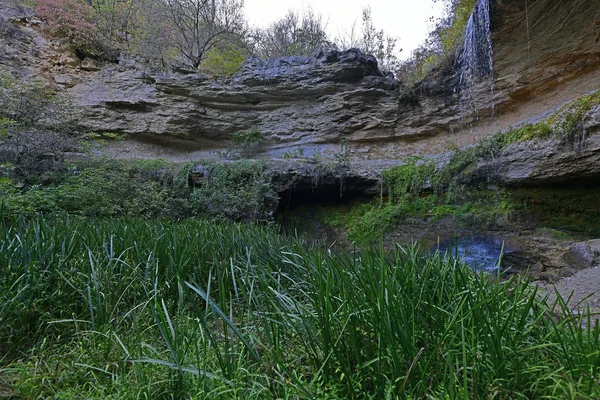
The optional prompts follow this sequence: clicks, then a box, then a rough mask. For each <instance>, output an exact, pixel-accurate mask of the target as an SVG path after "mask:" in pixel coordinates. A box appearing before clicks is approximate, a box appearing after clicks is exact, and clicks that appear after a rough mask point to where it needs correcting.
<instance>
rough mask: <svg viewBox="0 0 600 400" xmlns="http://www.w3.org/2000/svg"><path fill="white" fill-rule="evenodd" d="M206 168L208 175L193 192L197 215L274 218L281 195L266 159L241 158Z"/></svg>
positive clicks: (256, 218) (254, 219) (231, 218)
mask: <svg viewBox="0 0 600 400" xmlns="http://www.w3.org/2000/svg"><path fill="white" fill-rule="evenodd" d="M206 168H207V169H208V171H209V176H208V179H207V180H206V181H205V182H204V183H203V184H202V185H200V187H198V188H196V189H194V191H193V193H192V204H193V206H194V209H195V213H196V214H197V215H203V214H205V215H208V216H210V217H213V218H217V219H229V220H232V221H240V220H246V221H270V220H272V218H273V211H274V210H275V209H276V207H277V202H278V197H277V193H275V192H274V191H273V187H272V183H271V177H270V176H269V175H268V174H267V173H266V172H265V164H264V162H261V161H249V160H241V161H235V162H227V163H222V164H208V165H207V166H206Z"/></svg>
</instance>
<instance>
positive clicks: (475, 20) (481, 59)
mask: <svg viewBox="0 0 600 400" xmlns="http://www.w3.org/2000/svg"><path fill="white" fill-rule="evenodd" d="M458 69H459V73H460V80H459V90H460V92H461V102H462V103H467V105H469V106H470V107H474V105H473V103H474V99H473V98H472V96H473V94H472V93H471V90H470V89H471V88H472V87H473V86H474V85H475V84H476V83H477V82H479V81H480V80H481V79H482V78H484V77H489V80H490V91H491V95H492V112H493V109H494V104H493V98H494V74H493V72H494V61H493V53H492V37H491V33H490V0H477V2H476V3H475V8H474V10H473V13H472V14H471V16H470V17H469V21H468V22H467V26H466V28H465V42H464V44H463V48H462V52H461V54H460V56H459V58H458Z"/></svg>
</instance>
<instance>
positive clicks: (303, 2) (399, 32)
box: [245, 0, 442, 59]
mask: <svg viewBox="0 0 600 400" xmlns="http://www.w3.org/2000/svg"><path fill="white" fill-rule="evenodd" d="M366 6H370V7H371V16H372V18H373V22H374V25H375V27H376V28H377V29H383V30H384V31H385V32H386V33H387V34H388V35H389V36H395V37H398V38H399V39H398V42H397V43H398V47H399V48H402V49H403V51H402V53H400V58H401V59H406V58H408V57H410V53H411V51H412V50H414V49H415V48H416V47H417V46H419V45H420V44H421V43H423V41H424V40H425V38H426V37H427V34H428V32H429V30H430V28H431V27H432V24H431V21H430V18H431V17H434V18H437V17H439V16H440V15H441V11H442V5H441V2H437V3H434V2H433V1H432V0H245V9H246V16H247V17H248V21H249V22H250V24H251V25H253V26H258V27H266V26H268V25H269V24H270V23H272V22H274V21H276V20H277V19H279V18H281V17H283V16H284V15H285V14H286V13H287V11H288V10H289V9H294V10H297V11H300V12H301V11H302V10H306V9H308V8H309V7H310V8H312V10H313V11H316V12H318V13H320V14H321V15H322V17H323V20H324V21H325V22H326V23H327V31H328V33H329V35H330V37H333V38H335V37H338V36H343V35H344V34H345V33H347V32H349V31H350V30H351V27H352V24H353V23H355V22H356V29H357V30H360V26H361V16H362V9H363V8H364V7H366Z"/></svg>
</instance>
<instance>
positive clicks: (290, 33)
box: [250, 9, 334, 58]
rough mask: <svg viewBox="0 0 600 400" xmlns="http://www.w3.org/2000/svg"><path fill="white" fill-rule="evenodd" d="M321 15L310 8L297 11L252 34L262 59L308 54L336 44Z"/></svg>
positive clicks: (257, 51)
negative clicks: (299, 12)
mask: <svg viewBox="0 0 600 400" xmlns="http://www.w3.org/2000/svg"><path fill="white" fill-rule="evenodd" d="M325 28H326V26H325V24H324V23H323V19H322V17H321V15H320V14H317V13H315V12H314V11H313V10H311V9H309V10H308V11H306V12H305V13H303V14H302V15H299V14H298V13H297V12H295V11H293V10H289V11H288V13H287V14H286V15H285V16H284V17H283V18H281V19H280V20H278V21H276V22H274V23H273V24H271V26H269V27H268V28H266V29H262V30H260V29H259V30H256V31H254V32H253V33H252V34H251V35H250V40H251V42H252V44H253V47H254V53H255V54H256V55H258V56H259V57H261V58H274V57H283V56H308V55H310V54H312V53H313V52H314V51H315V50H320V49H328V48H331V47H333V46H334V44H333V43H332V42H331V41H330V40H329V38H328V36H327V33H326V32H325Z"/></svg>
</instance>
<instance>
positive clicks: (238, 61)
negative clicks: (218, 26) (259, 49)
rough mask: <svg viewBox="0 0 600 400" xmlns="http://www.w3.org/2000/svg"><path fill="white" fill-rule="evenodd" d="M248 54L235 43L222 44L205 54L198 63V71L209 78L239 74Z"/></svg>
mask: <svg viewBox="0 0 600 400" xmlns="http://www.w3.org/2000/svg"><path fill="white" fill-rule="evenodd" d="M246 57H248V52H247V51H246V49H245V48H243V47H241V46H240V45H237V44H235V43H229V42H227V43H223V44H222V45H221V46H219V47H213V48H212V49H210V50H209V51H207V52H206V56H205V58H204V60H202V62H201V63H200V71H201V72H203V73H207V74H209V75H211V76H226V77H227V76H231V75H234V74H235V73H237V72H239V70H240V69H241V68H242V64H243V63H244V61H246Z"/></svg>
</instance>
